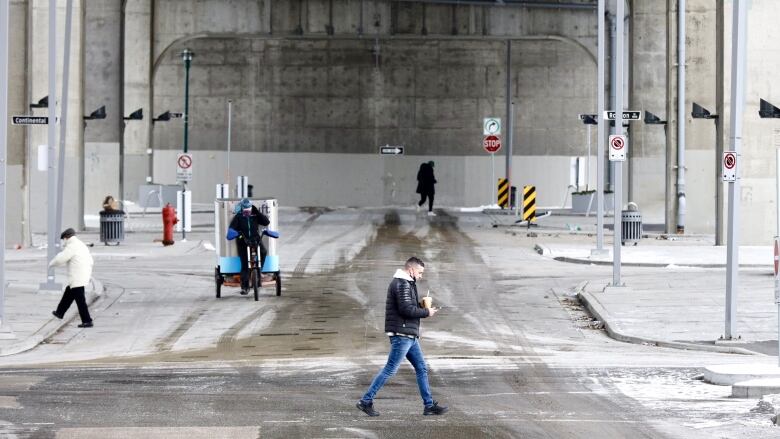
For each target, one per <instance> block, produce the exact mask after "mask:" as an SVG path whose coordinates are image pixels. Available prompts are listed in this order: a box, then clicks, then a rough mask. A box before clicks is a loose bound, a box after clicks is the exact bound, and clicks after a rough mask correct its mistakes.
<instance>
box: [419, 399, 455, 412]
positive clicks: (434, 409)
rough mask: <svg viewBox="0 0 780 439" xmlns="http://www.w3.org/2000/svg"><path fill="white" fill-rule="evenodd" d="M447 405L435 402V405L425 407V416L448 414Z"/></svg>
mask: <svg viewBox="0 0 780 439" xmlns="http://www.w3.org/2000/svg"><path fill="white" fill-rule="evenodd" d="M447 410H449V409H448V408H447V406H446V405H439V403H438V401H433V405H432V406H430V407H425V410H423V415H425V416H431V415H443V414H445V413H447Z"/></svg>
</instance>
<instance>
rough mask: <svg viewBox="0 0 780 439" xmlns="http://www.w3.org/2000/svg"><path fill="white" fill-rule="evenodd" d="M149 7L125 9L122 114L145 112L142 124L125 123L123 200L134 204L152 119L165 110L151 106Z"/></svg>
mask: <svg viewBox="0 0 780 439" xmlns="http://www.w3.org/2000/svg"><path fill="white" fill-rule="evenodd" d="M152 7H153V2H152V0H128V2H127V6H126V8H125V82H124V88H125V94H124V96H125V100H124V102H125V111H126V112H127V113H129V112H130V111H135V110H136V109H138V108H143V109H144V120H141V121H133V122H132V123H128V124H127V127H126V128H125V147H124V153H125V160H124V162H125V197H126V198H127V199H129V200H136V201H137V195H138V194H137V191H138V186H139V185H141V184H144V183H145V182H146V177H147V175H150V174H148V171H149V170H148V166H149V160H148V155H147V154H146V149H147V148H148V147H149V142H148V139H149V133H150V130H151V126H152V119H153V118H154V117H156V116H157V115H159V114H160V113H162V112H164V111H165V110H167V109H162V110H161V111H157V110H158V109H157V108H155V107H154V106H153V102H152V95H151V90H152V88H151V86H150V84H151V80H150V78H151V70H152V68H151V58H152V43H153V41H154V36H155V33H154V31H153V29H154V28H153V25H152V13H153V11H152ZM170 110H172V111H173V110H175V109H173V108H171V109H170Z"/></svg>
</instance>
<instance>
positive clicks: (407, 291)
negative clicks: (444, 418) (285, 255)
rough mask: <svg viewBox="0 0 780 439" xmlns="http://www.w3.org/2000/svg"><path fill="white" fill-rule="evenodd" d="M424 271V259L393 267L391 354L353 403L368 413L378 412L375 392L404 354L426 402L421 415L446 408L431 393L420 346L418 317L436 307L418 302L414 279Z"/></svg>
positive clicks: (388, 308) (388, 323)
mask: <svg viewBox="0 0 780 439" xmlns="http://www.w3.org/2000/svg"><path fill="white" fill-rule="evenodd" d="M423 271H425V264H424V263H423V261H421V260H420V259H418V258H416V257H411V258H409V260H407V261H406V264H404V268H403V270H400V269H399V270H396V272H395V275H394V276H393V280H392V282H390V286H389V287H388V288H387V300H386V301H385V333H387V335H388V336H389V337H390V355H389V356H388V357H387V364H385V367H384V368H383V369H382V370H380V371H379V374H377V376H376V377H375V378H374V381H373V382H372V383H371V386H370V387H369V388H368V391H367V392H366V394H365V395H363V397H362V398H360V401H358V403H357V404H356V406H357V408H358V409H359V410H361V411H363V412H364V413H365V414H367V415H368V416H379V412H377V411H376V410H374V402H373V401H374V396H376V393H377V392H378V391H379V389H381V388H382V386H384V384H385V382H387V380H388V379H389V378H390V377H391V376H393V375H395V373H396V372H397V371H398V368H399V367H400V366H401V361H402V360H403V359H404V358H406V359H407V360H409V362H410V363H412V366H413V367H414V371H415V373H416V374H417V387H419V389H420V396H421V397H422V400H423V404H424V406H425V408H424V409H423V415H426V416H427V415H443V414H444V413H446V412H447V407H446V406H441V405H439V403H438V402H436V401H434V400H433V397H432V396H431V388H430V386H429V385H428V368H427V367H426V365H425V358H423V352H422V348H421V347H420V340H419V337H420V319H421V318H425V317H433V316H434V315H435V314H436V312H437V311H438V309H437V308H423V307H422V306H421V305H420V297H419V296H418V294H417V285H416V282H417V280H419V279H420V278H422V275H423Z"/></svg>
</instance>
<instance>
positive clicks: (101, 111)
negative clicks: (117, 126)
mask: <svg viewBox="0 0 780 439" xmlns="http://www.w3.org/2000/svg"><path fill="white" fill-rule="evenodd" d="M105 118H106V106H105V105H102V106H100V108H98V109H97V110H95V111H93V112H92V113H90V115H89V116H84V120H97V119H105ZM85 123H86V122H85Z"/></svg>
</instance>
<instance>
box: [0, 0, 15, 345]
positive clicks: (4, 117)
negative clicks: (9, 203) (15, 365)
mask: <svg viewBox="0 0 780 439" xmlns="http://www.w3.org/2000/svg"><path fill="white" fill-rule="evenodd" d="M9 15H10V5H9V2H7V1H2V2H0V338H14V334H13V333H12V332H11V330H10V328H8V325H7V324H6V323H5V289H6V288H5V287H6V282H5V217H6V211H7V209H6V184H5V181H6V180H5V178H6V167H7V164H8V163H7V162H6V159H7V157H8V122H7V121H8V51H9V45H8V34H9V30H8V26H9Z"/></svg>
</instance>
